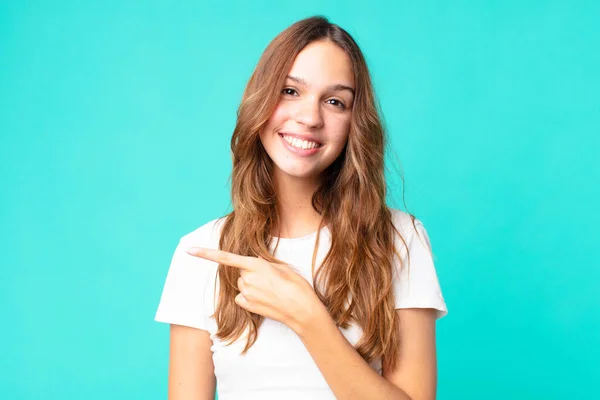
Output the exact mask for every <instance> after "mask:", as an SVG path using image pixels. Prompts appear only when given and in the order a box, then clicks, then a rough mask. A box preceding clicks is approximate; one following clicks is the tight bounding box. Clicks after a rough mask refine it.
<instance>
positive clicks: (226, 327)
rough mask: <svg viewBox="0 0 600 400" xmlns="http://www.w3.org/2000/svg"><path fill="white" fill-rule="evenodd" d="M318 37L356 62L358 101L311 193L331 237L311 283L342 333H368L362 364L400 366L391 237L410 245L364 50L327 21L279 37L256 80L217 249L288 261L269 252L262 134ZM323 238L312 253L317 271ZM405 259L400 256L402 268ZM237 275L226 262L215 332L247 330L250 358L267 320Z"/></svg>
mask: <svg viewBox="0 0 600 400" xmlns="http://www.w3.org/2000/svg"><path fill="white" fill-rule="evenodd" d="M319 40H327V41H330V42H332V43H335V44H336V45H338V46H339V47H340V48H342V49H343V50H345V51H346V53H347V54H348V55H349V57H350V59H351V62H352V67H353V71H354V79H355V85H356V94H355V99H354V104H353V108H352V117H351V123H350V132H349V136H348V141H347V144H346V147H345V149H344V150H343V151H342V154H341V155H340V156H339V157H338V159H336V160H335V161H334V162H333V163H332V165H331V166H329V167H328V168H327V169H326V170H325V171H324V172H323V177H322V179H321V183H320V185H319V186H318V188H317V189H316V190H315V192H314V194H313V196H312V206H313V208H314V209H315V210H316V211H317V212H318V213H319V214H320V215H321V216H322V218H321V224H320V226H319V233H320V231H321V229H320V228H321V227H322V226H323V225H324V224H325V223H326V224H327V226H328V228H329V229H330V232H331V247H330V249H329V252H328V253H327V255H326V256H325V258H324V259H323V262H322V264H321V266H320V268H319V269H318V271H317V274H316V275H314V282H313V284H314V285H313V286H314V288H315V291H316V293H317V295H318V297H319V299H320V300H321V301H322V302H323V304H324V305H325V306H326V307H327V310H328V311H329V313H330V315H331V317H332V318H333V320H334V321H335V323H336V324H337V326H338V327H341V328H348V327H349V326H350V324H351V323H356V324H358V325H359V326H360V327H361V328H362V330H363V335H362V337H361V339H360V340H359V341H358V343H357V344H356V345H355V349H356V350H357V351H358V353H359V354H360V355H361V356H362V357H363V359H365V360H366V361H367V362H371V361H372V360H373V359H375V358H381V360H382V363H383V365H386V366H387V367H389V368H391V369H394V367H395V360H396V357H397V354H398V351H399V334H398V320H397V315H396V311H395V307H394V296H393V290H392V275H393V272H392V271H393V263H394V254H395V255H398V251H397V249H396V248H395V245H394V233H395V234H397V235H398V236H399V237H400V239H401V242H402V243H403V245H404V246H406V243H405V241H404V239H403V238H402V237H401V235H400V233H399V232H398V230H397V229H396V228H395V227H394V225H393V223H392V215H391V211H390V209H389V208H388V207H387V205H386V182H385V176H384V172H385V169H384V148H385V145H386V141H387V138H386V134H385V131H384V128H383V125H382V122H381V119H380V117H379V112H378V107H377V104H376V101H375V96H374V91H373V87H372V83H371V78H370V74H369V71H368V68H367V64H366V61H365V59H364V56H363V54H362V52H361V50H360V49H359V47H358V45H357V44H356V42H355V41H354V39H353V38H352V37H351V36H350V34H348V32H346V31H345V30H344V29H342V28H340V27H339V26H337V25H334V24H331V23H330V22H329V21H328V20H327V19H326V18H324V17H320V16H316V17H311V18H307V19H304V20H302V21H299V22H296V23H294V24H293V25H291V26H290V27H288V28H287V29H285V30H284V31H283V32H281V33H280V34H279V35H277V36H276V37H275V39H273V41H272V42H271V43H270V44H269V45H268V47H267V48H266V49H265V51H264V53H263V54H262V56H261V58H260V60H259V61H258V64H257V66H256V68H255V70H254V72H253V74H252V76H251V77H250V80H249V82H248V84H247V86H246V89H245V91H244V94H243V98H242V101H241V104H240V106H239V109H238V113H237V123H236V126H235V129H234V131H233V136H232V138H231V152H232V161H233V171H232V175H231V201H232V206H233V207H232V208H233V211H232V212H231V213H229V214H227V215H226V216H225V217H223V218H224V222H223V226H222V230H221V237H220V241H219V246H220V249H222V250H225V251H228V252H232V253H236V254H240V255H246V256H254V257H257V256H260V257H262V258H264V259H266V260H267V261H270V262H281V261H279V260H277V259H276V258H275V257H274V256H273V255H272V254H271V253H270V250H269V246H270V242H271V240H272V237H271V233H272V232H273V228H277V227H278V226H279V225H278V223H279V217H278V211H277V198H276V193H275V186H274V181H273V175H272V168H273V162H272V160H271V159H270V157H269V156H268V155H267V153H266V151H265V149H264V148H263V146H262V143H261V141H260V138H259V132H260V130H261V129H262V127H263V126H264V125H265V124H266V122H267V121H268V119H269V117H270V116H271V114H272V113H273V111H274V110H275V108H276V106H277V104H278V101H279V99H280V96H281V90H282V89H283V87H284V83H285V78H286V75H287V74H288V72H289V71H290V69H291V67H292V64H293V62H294V60H295V58H296V56H297V55H298V53H299V52H300V51H301V50H302V49H303V48H304V47H305V46H307V45H308V44H310V43H312V42H314V41H319ZM413 221H414V217H413ZM319 237H320V235H317V239H316V245H315V250H314V252H313V258H312V269H313V271H314V270H315V260H316V254H317V248H318V245H319ZM406 250H407V251H408V248H406ZM400 260H401V258H400V257H398V258H397V260H396V262H398V261H400ZM239 276H240V273H239V270H238V269H237V268H230V267H227V266H224V265H219V267H218V278H219V282H220V285H219V290H218V296H219V299H218V301H217V306H216V309H215V313H214V314H213V317H214V318H215V320H216V322H217V326H218V330H217V332H216V335H217V336H218V337H219V338H221V339H222V340H228V341H229V342H230V343H229V344H231V342H233V341H235V340H237V339H238V338H239V337H240V336H241V335H242V334H243V333H244V332H245V331H246V329H248V340H247V342H246V346H245V348H244V350H243V351H242V354H245V353H246V352H247V351H248V349H249V348H250V347H251V346H252V345H253V344H254V343H255V341H256V339H257V336H258V329H259V327H260V325H261V323H262V321H263V320H264V317H263V316H261V315H258V314H255V313H251V312H249V311H247V310H245V309H244V308H242V307H240V306H238V305H237V304H236V303H235V301H234V299H235V296H236V295H237V294H238V293H239V290H238V288H237V280H238V277H239ZM323 282H325V284H323V285H322V283H323ZM215 284H216V283H215ZM321 287H322V288H323V291H322V292H321V290H320V288H321ZM215 295H216V293H215Z"/></svg>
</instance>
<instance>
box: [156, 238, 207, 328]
mask: <svg viewBox="0 0 600 400" xmlns="http://www.w3.org/2000/svg"><path fill="white" fill-rule="evenodd" d="M193 236H194V235H187V236H184V237H183V238H182V239H181V240H180V241H179V244H178V245H177V248H176V249H175V252H174V254H173V257H172V259H171V264H170V266H169V270H168V272H167V278H166V280H165V284H164V288H163V291H162V295H161V298H160V303H159V305H158V310H157V311H156V315H155V317H154V319H155V321H158V322H165V323H169V324H176V325H185V326H189V327H192V328H198V329H204V330H208V315H209V314H210V313H209V312H208V308H207V306H208V302H207V293H208V291H207V289H208V285H210V284H211V283H212V284H214V279H215V277H216V263H214V262H212V261H209V260H205V259H201V258H198V257H194V256H191V255H189V254H188V253H187V252H186V250H187V249H188V248H190V247H192V246H201V247H209V246H208V245H207V244H206V241H205V240H198V238H197V236H198V235H195V236H196V240H194V239H193ZM213 264H214V265H213Z"/></svg>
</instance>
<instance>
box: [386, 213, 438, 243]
mask: <svg viewBox="0 0 600 400" xmlns="http://www.w3.org/2000/svg"><path fill="white" fill-rule="evenodd" d="M390 212H391V214H392V223H393V224H394V227H395V228H396V229H397V230H398V233H399V234H400V236H401V237H402V241H404V243H405V244H406V245H407V246H414V245H415V241H417V242H418V243H419V244H421V245H423V246H425V247H426V248H428V249H429V250H430V251H431V241H430V239H429V235H428V233H427V230H426V229H425V226H424V225H423V222H421V220H419V219H418V218H416V217H415V216H414V215H412V214H409V213H407V212H405V211H402V210H399V209H396V208H390Z"/></svg>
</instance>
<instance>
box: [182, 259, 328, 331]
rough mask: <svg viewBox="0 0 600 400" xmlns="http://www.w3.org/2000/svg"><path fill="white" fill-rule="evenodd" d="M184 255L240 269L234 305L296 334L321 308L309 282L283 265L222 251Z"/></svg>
mask: <svg viewBox="0 0 600 400" xmlns="http://www.w3.org/2000/svg"><path fill="white" fill-rule="evenodd" d="M187 253H188V254H190V255H192V256H195V257H200V258H204V259H207V260H211V261H214V262H217V263H219V264H223V265H226V266H230V267H234V268H239V269H240V277H239V278H238V282H237V283H238V289H239V291H240V293H239V294H238V295H237V296H236V297H235V302H236V304H238V305H239V306H241V307H243V308H244V309H246V310H248V311H250V312H253V313H256V314H260V315H262V316H264V317H267V318H271V319H274V320H277V321H279V322H282V323H284V324H286V325H287V326H289V327H290V328H291V329H292V330H294V331H295V332H296V333H298V331H299V329H300V328H301V327H302V326H303V325H304V324H305V323H307V321H308V320H309V319H310V317H311V314H312V313H313V312H314V311H315V310H316V307H318V306H321V307H324V306H323V304H322V303H321V301H320V300H319V298H318V297H317V295H316V293H315V292H314V290H313V288H312V286H311V285H310V283H309V282H308V281H307V280H306V279H304V277H302V276H301V275H299V274H298V273H297V272H295V271H294V270H292V269H291V268H290V267H289V266H288V265H286V264H277V263H271V262H268V261H267V260H265V259H263V258H260V257H246V256H240V255H238V254H233V253H228V252H226V251H222V250H213V249H205V248H201V247H192V248H190V249H188V250H187Z"/></svg>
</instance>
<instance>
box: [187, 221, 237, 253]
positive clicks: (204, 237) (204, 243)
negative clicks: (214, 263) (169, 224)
mask: <svg viewBox="0 0 600 400" xmlns="http://www.w3.org/2000/svg"><path fill="white" fill-rule="evenodd" d="M225 219H226V216H223V217H220V218H216V219H213V220H210V221H208V222H206V223H204V224H203V225H201V226H199V227H197V228H196V229H194V230H193V231H191V232H188V233H186V234H185V235H183V236H182V237H181V238H180V239H179V244H180V245H181V246H200V247H206V248H215V249H216V248H218V246H219V239H220V237H221V230H222V228H223V224H224V223H225Z"/></svg>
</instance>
